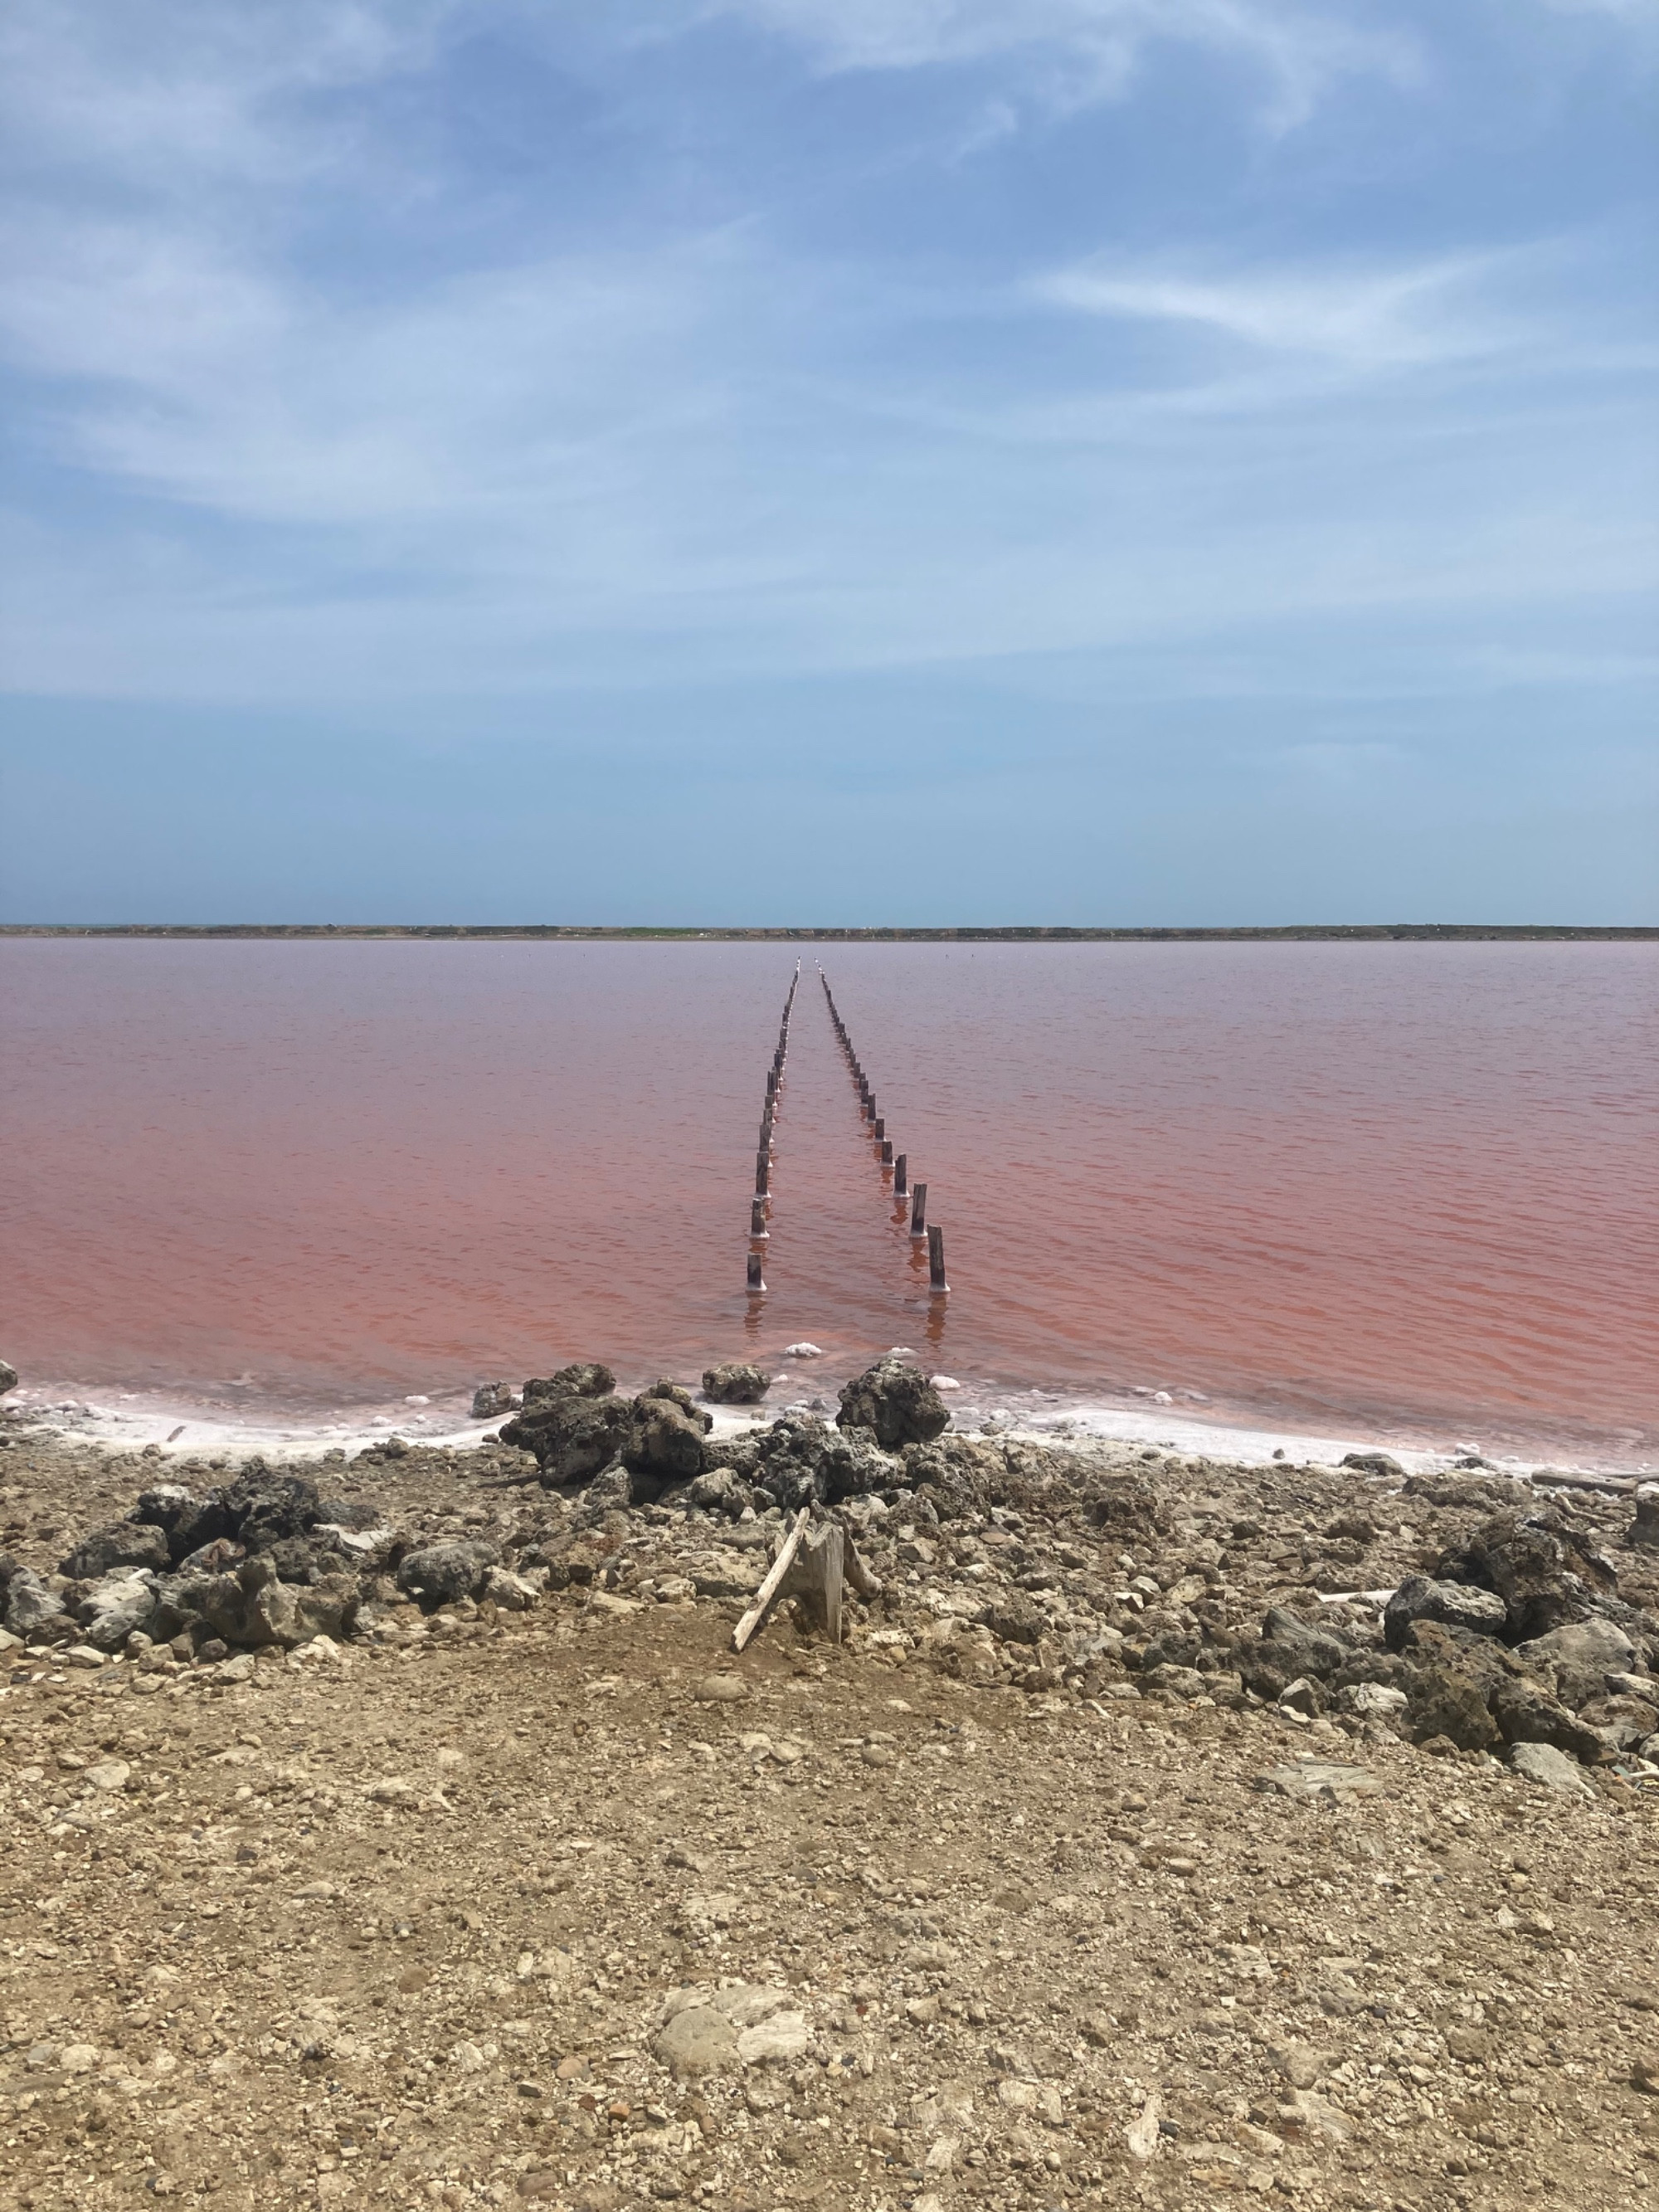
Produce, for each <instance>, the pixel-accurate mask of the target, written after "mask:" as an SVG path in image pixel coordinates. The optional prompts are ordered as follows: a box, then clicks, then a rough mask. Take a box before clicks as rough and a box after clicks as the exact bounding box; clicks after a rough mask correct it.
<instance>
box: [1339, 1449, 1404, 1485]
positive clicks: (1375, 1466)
mask: <svg viewBox="0 0 1659 2212" xmlns="http://www.w3.org/2000/svg"><path fill="white" fill-rule="evenodd" d="M1341 1464H1342V1465H1343V1466H1344V1467H1353V1468H1358V1470H1359V1472H1360V1473H1361V1474H1382V1475H1398V1476H1399V1478H1400V1480H1401V1481H1402V1482H1403V1481H1404V1480H1405V1479H1406V1470H1405V1468H1403V1467H1401V1464H1400V1462H1399V1461H1398V1460H1397V1459H1396V1458H1395V1455H1394V1454H1393V1453H1392V1452H1385V1451H1357V1452H1345V1453H1344V1454H1343V1455H1342V1460H1341Z"/></svg>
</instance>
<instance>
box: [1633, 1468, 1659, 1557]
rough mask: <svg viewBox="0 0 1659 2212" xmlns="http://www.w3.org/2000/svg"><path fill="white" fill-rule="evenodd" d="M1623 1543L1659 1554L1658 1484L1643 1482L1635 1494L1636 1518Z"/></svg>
mask: <svg viewBox="0 0 1659 2212" xmlns="http://www.w3.org/2000/svg"><path fill="white" fill-rule="evenodd" d="M1625 1541H1626V1543H1627V1544H1630V1545H1632V1546H1634V1547H1636V1548H1638V1550H1642V1551H1648V1552H1659V1482H1644V1483H1643V1484H1642V1485H1641V1486H1640V1487H1639V1488H1638V1491H1637V1493H1636V1518H1635V1519H1634V1520H1633V1521H1632V1522H1631V1524H1630V1527H1629V1528H1627V1529H1626V1532H1625Z"/></svg>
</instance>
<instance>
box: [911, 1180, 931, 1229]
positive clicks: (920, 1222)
mask: <svg viewBox="0 0 1659 2212" xmlns="http://www.w3.org/2000/svg"><path fill="white" fill-rule="evenodd" d="M910 1234H911V1235H912V1236H913V1237H925V1236H926V1235H927V1184H926V1183H925V1182H919V1183H918V1184H917V1185H916V1188H915V1195H914V1196H913V1197H912V1199H911V1200H910Z"/></svg>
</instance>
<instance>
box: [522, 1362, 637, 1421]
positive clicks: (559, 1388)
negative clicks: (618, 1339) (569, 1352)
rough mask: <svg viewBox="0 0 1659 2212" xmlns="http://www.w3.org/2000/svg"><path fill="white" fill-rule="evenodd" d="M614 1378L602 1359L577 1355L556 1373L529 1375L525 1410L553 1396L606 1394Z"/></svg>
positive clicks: (614, 1385)
mask: <svg viewBox="0 0 1659 2212" xmlns="http://www.w3.org/2000/svg"><path fill="white" fill-rule="evenodd" d="M616 1388H617V1378H616V1376H614V1375H613V1374H612V1373H611V1370H610V1369H609V1368H608V1367H607V1366H606V1365H605V1363H604V1362H603V1360H599V1359H578V1360H575V1361H573V1362H572V1364H570V1365H569V1366H568V1367H562V1368H560V1370H559V1371H558V1373H557V1374H556V1375H532V1376H531V1378H530V1380H529V1381H528V1382H527V1383H526V1384H525V1386H524V1404H525V1411H526V1413H528V1412H529V1410H530V1408H531V1407H532V1406H544V1405H547V1404H549V1403H550V1401H552V1400H553V1399H555V1398H609V1397H610V1396H611V1395H612V1393H613V1392H614V1391H615V1389H616Z"/></svg>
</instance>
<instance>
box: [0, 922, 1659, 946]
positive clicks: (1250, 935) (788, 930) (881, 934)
mask: <svg viewBox="0 0 1659 2212" xmlns="http://www.w3.org/2000/svg"><path fill="white" fill-rule="evenodd" d="M0 937H174V938H185V939H209V938H241V937H270V938H322V939H329V938H356V937H366V938H414V939H422V938H437V939H450V938H483V939H501V938H535V939H540V938H550V939H562V938H570V939H611V940H617V941H635V940H638V941H643V942H647V943H656V942H659V941H662V940H667V941H669V942H678V941H690V942H691V943H694V944H700V943H708V942H714V943H720V944H725V943H732V944H739V945H743V944H760V945H765V944H808V945H826V944H834V945H847V944H851V945H889V944H896V945H956V944H970V945H1077V944H1083V945H1097V944H1107V945H1137V944H1139V945H1166V944H1202V945H1213V944H1219V945H1227V944H1261V943H1267V944H1273V943H1279V942H1284V943H1288V944H1307V943H1310V942H1320V941H1324V940H1332V941H1335V942H1338V943H1344V942H1350V941H1351V942H1353V943H1356V944H1376V943H1387V942H1389V941H1390V940H1401V939H1403V940H1407V941H1413V942H1414V941H1418V940H1425V939H1426V940H1430V941H1432V942H1441V941H1445V942H1449V943H1453V944H1467V943H1474V944H1485V943H1489V942H1498V943H1505V944H1507V943H1515V942H1522V943H1531V942H1544V943H1552V942H1554V941H1556V940H1571V941H1573V942H1577V941H1580V940H1586V941H1589V942H1591V943H1602V944H1605V943H1631V942H1634V943H1639V944H1646V943H1653V942H1659V927H1638V926H1637V925H1635V924H1631V925H1629V926H1626V925H1623V924H1613V925H1609V926H1607V927H1601V926H1600V925H1596V926H1591V925H1587V924H1579V923H1577V922H1553V921H1551V922H1530V921H1524V922H1506V921H1505V922H1486V921H1376V922H1371V921H1365V922H1346V921H1344V922H1335V921H1334V922H1292V923H1290V924H1287V925H1286V926H1285V927H1282V928H1248V929H1184V928H1169V929H1095V928H1082V927H1078V928H1073V927H1066V926H1060V925H1053V926H1050V925H1047V924H1038V923H1024V922H1018V923H1010V924H1009V925H1007V926H1006V927H976V926H975V925H972V924H967V923H964V924H961V925H952V926H950V927H939V928H936V929H908V928H896V927H870V928H852V927H839V926H817V925H811V926H808V925H805V924H799V925H797V924H787V925H785V924H780V925H778V926H777V927H771V928H764V929H758V928H757V929H738V928H724V927H720V928H710V929H693V928H690V927H680V926H678V925H677V926H674V927H667V926H665V927H660V928H658V927H645V926H642V925H641V926H638V927H635V926H633V925H627V926H623V927H611V926H605V927H599V926H595V925H591V924H589V923H586V922H499V923H497V922H464V921H456V922H448V921H445V922H401V921H387V922H319V921H268V922H267V921H258V922H256V921H222V922H221V921H216V922H170V921H132V922H126V921H122V922H68V921H63V922H33V921H11V922H0Z"/></svg>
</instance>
